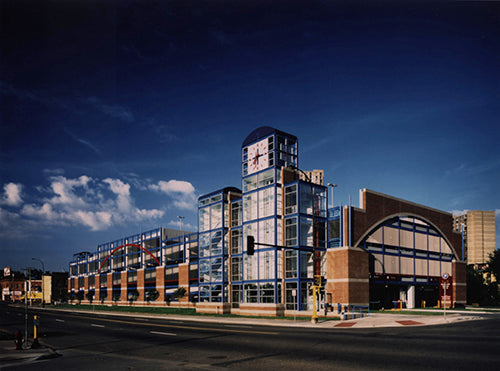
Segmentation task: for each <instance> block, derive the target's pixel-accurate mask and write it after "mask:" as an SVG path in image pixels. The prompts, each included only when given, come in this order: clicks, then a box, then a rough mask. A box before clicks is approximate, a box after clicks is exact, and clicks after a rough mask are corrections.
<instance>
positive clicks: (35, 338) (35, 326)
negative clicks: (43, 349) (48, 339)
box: [31, 316, 40, 348]
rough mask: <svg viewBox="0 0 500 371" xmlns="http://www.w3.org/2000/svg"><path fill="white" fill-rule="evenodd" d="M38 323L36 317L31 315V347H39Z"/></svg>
mask: <svg viewBox="0 0 500 371" xmlns="http://www.w3.org/2000/svg"><path fill="white" fill-rule="evenodd" d="M39 324H40V322H39V320H38V317H37V316H34V317H33V344H31V347H32V348H39V347H40V343H39V342H38V325H39Z"/></svg>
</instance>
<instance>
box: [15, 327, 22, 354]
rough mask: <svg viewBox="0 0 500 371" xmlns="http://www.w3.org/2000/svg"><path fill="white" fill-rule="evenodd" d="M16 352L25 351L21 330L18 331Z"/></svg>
mask: <svg viewBox="0 0 500 371" xmlns="http://www.w3.org/2000/svg"><path fill="white" fill-rule="evenodd" d="M15 342H16V350H22V349H23V332H22V331H21V330H17V331H16V338H15Z"/></svg>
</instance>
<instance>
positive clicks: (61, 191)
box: [50, 175, 92, 206]
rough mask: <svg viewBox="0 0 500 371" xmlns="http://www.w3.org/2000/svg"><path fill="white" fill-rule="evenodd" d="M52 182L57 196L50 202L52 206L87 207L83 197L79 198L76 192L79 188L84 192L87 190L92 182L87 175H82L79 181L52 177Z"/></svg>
mask: <svg viewBox="0 0 500 371" xmlns="http://www.w3.org/2000/svg"><path fill="white" fill-rule="evenodd" d="M51 180H52V183H51V188H52V191H53V193H54V194H55V196H54V197H52V199H51V200H50V202H51V204H65V205H73V206H83V205H85V200H84V199H83V197H80V196H77V195H76V194H75V191H76V190H78V189H79V188H83V190H84V191H85V190H87V189H88V185H89V182H91V181H92V179H91V178H89V177H88V176H86V175H82V176H81V177H79V178H77V179H67V178H65V177H63V176H57V177H52V178H51Z"/></svg>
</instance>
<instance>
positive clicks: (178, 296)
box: [173, 287, 186, 300]
mask: <svg viewBox="0 0 500 371" xmlns="http://www.w3.org/2000/svg"><path fill="white" fill-rule="evenodd" d="M185 295H186V289H185V288H184V287H179V288H178V289H177V290H175V291H174V293H173V296H174V299H177V300H179V299H181V298H183V297H184V296H185Z"/></svg>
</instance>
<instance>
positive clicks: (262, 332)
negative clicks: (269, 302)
mask: <svg viewBox="0 0 500 371" xmlns="http://www.w3.org/2000/svg"><path fill="white" fill-rule="evenodd" d="M66 316H68V317H76V318H79V319H82V318H88V319H92V320H95V319H96V318H95V317H87V316H82V315H75V314H69V313H68V314H66ZM99 319H100V320H102V321H108V322H115V323H126V324H129V325H139V326H155V327H169V328H180V329H186V330H200V331H214V332H235V333H245V334H259V335H279V332H274V331H255V330H244V329H242V330H238V329H228V328H209V327H198V326H186V325H183V326H179V325H172V324H169V325H162V324H156V323H140V322H132V321H121V320H116V319H105V318H102V319H101V318H99Z"/></svg>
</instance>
